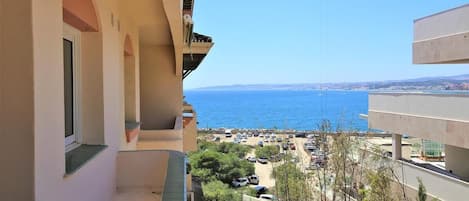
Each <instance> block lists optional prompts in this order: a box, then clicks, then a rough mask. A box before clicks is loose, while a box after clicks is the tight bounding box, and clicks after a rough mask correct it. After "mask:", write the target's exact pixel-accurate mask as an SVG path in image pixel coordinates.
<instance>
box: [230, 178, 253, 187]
mask: <svg viewBox="0 0 469 201" xmlns="http://www.w3.org/2000/svg"><path fill="white" fill-rule="evenodd" d="M248 184H249V180H248V178H244V177H243V178H237V179H235V180H233V181H232V182H231V185H233V187H241V186H247V185H248Z"/></svg>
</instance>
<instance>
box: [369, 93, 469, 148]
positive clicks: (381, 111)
mask: <svg viewBox="0 0 469 201" xmlns="http://www.w3.org/2000/svg"><path fill="white" fill-rule="evenodd" d="M468 102H469V93H409V92H393V93H370V95H369V109H368V127H369V128H371V129H379V130H383V131H388V132H391V133H396V134H407V135H410V136H413V137H418V138H422V139H428V140H433V141H436V142H440V143H443V144H447V145H452V146H456V147H462V148H466V149H467V148H469V137H468V136H467V131H468V130H469V104H467V103H468Z"/></svg>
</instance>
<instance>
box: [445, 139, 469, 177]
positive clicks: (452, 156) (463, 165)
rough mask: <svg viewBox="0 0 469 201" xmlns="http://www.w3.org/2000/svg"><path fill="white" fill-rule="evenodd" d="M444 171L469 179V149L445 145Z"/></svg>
mask: <svg viewBox="0 0 469 201" xmlns="http://www.w3.org/2000/svg"><path fill="white" fill-rule="evenodd" d="M445 161H446V170H448V171H449V172H451V173H453V174H455V175H457V176H459V177H461V178H463V179H465V180H468V179H469V168H468V167H469V149H465V148H461V147H455V146H451V145H445Z"/></svg>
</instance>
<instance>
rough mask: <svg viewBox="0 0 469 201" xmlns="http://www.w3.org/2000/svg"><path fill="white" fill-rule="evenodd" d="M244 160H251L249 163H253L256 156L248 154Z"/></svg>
mask: <svg viewBox="0 0 469 201" xmlns="http://www.w3.org/2000/svg"><path fill="white" fill-rule="evenodd" d="M246 160H248V161H249V162H251V163H255V162H256V161H257V159H256V157H254V156H248V157H247V158H246Z"/></svg>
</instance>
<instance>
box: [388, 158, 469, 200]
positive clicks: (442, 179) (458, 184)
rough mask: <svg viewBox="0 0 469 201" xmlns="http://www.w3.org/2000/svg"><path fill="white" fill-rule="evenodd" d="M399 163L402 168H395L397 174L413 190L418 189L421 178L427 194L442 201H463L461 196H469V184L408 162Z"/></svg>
mask: <svg viewBox="0 0 469 201" xmlns="http://www.w3.org/2000/svg"><path fill="white" fill-rule="evenodd" d="M398 163H400V164H401V165H402V167H400V168H395V172H396V174H397V175H402V177H403V178H406V179H405V184H406V185H407V186H410V187H411V188H412V189H418V187H419V183H418V181H417V178H420V179H422V182H423V184H424V185H425V188H426V189H427V192H428V193H429V194H430V195H431V196H432V197H435V198H438V199H440V200H461V195H469V183H467V182H465V181H463V180H460V179H458V178H455V177H453V176H449V175H447V174H442V173H440V172H438V171H433V170H431V169H429V168H425V167H422V166H419V165H416V164H412V163H409V162H406V161H402V160H400V161H398Z"/></svg>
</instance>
